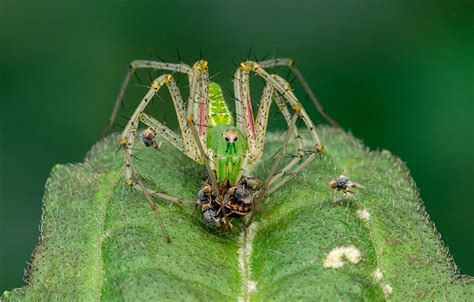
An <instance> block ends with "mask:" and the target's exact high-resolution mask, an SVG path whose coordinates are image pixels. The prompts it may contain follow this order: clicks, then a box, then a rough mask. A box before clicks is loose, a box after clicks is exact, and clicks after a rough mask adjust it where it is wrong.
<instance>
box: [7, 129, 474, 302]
mask: <svg viewBox="0 0 474 302" xmlns="http://www.w3.org/2000/svg"><path fill="white" fill-rule="evenodd" d="M321 131H322V137H321V138H322V141H323V142H324V144H325V146H326V152H325V153H324V154H323V156H322V158H321V159H316V160H314V161H313V163H312V164H311V165H310V166H309V167H308V168H306V169H305V170H303V171H302V172H301V173H300V174H299V175H298V176H297V177H296V178H295V179H294V180H293V181H291V182H290V183H288V184H287V185H285V186H284V187H282V188H281V189H279V190H278V191H277V192H275V193H274V194H273V195H272V196H270V197H269V198H268V199H267V200H266V202H265V205H264V206H263V207H262V208H261V209H260V210H259V211H258V214H257V215H256V219H255V220H254V223H253V224H252V225H251V226H250V227H249V229H247V230H246V231H245V232H240V233H239V232H235V233H220V232H218V231H215V230H212V229H209V228H207V227H206V226H205V225H204V223H203V222H202V221H201V219H200V217H199V214H198V213H194V214H192V213H191V212H192V208H193V205H192V204H189V205H185V206H183V207H181V206H178V205H175V204H169V203H166V202H162V201H157V203H158V210H159V212H160V213H161V215H162V218H163V220H164V222H165V224H166V226H167V228H168V230H169V232H170V234H171V236H172V238H173V241H172V243H166V241H165V239H164V238H163V236H162V234H161V231H160V228H159V225H158V223H157V222H156V220H154V218H153V217H154V216H153V213H152V212H151V210H150V208H149V205H148V204H147V202H146V199H145V197H144V196H143V194H142V193H141V192H139V191H135V190H132V189H130V188H127V187H126V186H125V185H124V184H123V183H124V171H123V168H122V166H123V155H122V154H121V152H118V153H117V152H116V150H117V147H118V146H117V143H116V137H111V138H108V139H106V141H105V142H102V143H99V144H97V145H96V146H95V147H94V148H93V149H92V150H91V151H90V153H89V154H88V156H87V158H86V160H85V161H84V163H80V164H75V165H57V166H56V167H54V169H53V171H52V174H51V177H50V179H49V180H48V182H47V185H46V193H45V197H44V208H43V223H42V232H41V234H42V235H41V238H40V242H39V244H38V246H37V248H36V250H35V252H34V254H33V257H32V261H31V266H30V269H29V272H28V276H27V277H28V285H27V286H26V287H24V288H21V289H16V290H13V291H11V292H5V293H4V294H3V299H4V301H57V300H61V301H70V300H80V301H98V300H106V301H111V300H127V301H152V300H160V301H163V300H181V301H184V300H186V301H190V300H219V301H236V300H240V301H247V300H254V301H267V300H278V301H288V300H296V299H307V300H316V301H318V300H377V301H379V300H385V299H390V300H394V301H412V300H415V299H423V300H427V301H433V300H437V301H439V300H448V301H467V300H471V301H472V300H474V283H473V281H472V279H471V278H467V277H465V278H461V277H460V276H458V275H457V271H456V267H455V265H454V263H453V262H452V259H451V258H450V256H449V254H448V252H447V249H446V247H445V246H444V245H443V243H442V242H441V240H440V239H439V235H438V234H437V232H436V230H435V228H434V226H433V225H432V223H431V222H430V221H429V219H428V217H427V215H426V213H425V211H424V208H423V205H422V203H421V200H420V199H419V197H418V193H417V191H416V189H415V187H414V183H413V181H412V179H411V178H410V176H409V175H408V171H407V169H406V167H405V166H404V165H403V164H402V163H401V161H400V160H398V159H396V158H395V157H393V156H392V155H391V154H390V152H388V151H382V152H369V151H368V150H367V149H366V148H365V147H363V146H362V145H361V144H360V143H359V142H358V141H356V140H355V139H354V138H353V137H352V136H351V135H348V134H345V133H343V132H341V131H338V130H335V129H331V128H323V129H321ZM281 140H282V135H277V134H273V135H271V136H270V137H269V139H268V140H267V141H268V142H267V147H266V148H267V149H266V151H265V153H266V154H272V153H273V152H274V151H275V150H276V149H277V148H278V147H279V145H280V142H281ZM137 145H138V144H137ZM137 148H139V149H140V150H139V151H138V152H136V155H137V156H138V158H139V161H138V162H137V168H138V170H139V171H140V172H141V174H142V175H143V176H144V178H145V179H146V183H147V184H148V186H149V187H151V188H154V189H155V190H157V191H161V192H165V193H167V194H171V195H174V196H179V197H182V198H185V199H187V200H194V197H195V195H196V193H197V191H198V190H199V188H200V187H201V185H202V183H203V182H204V181H205V180H206V178H207V176H206V172H205V169H204V168H203V167H202V166H199V165H198V164H196V163H194V162H193V161H191V160H190V159H188V158H187V157H185V156H184V155H183V154H181V153H179V152H177V151H176V149H173V148H172V147H171V146H168V145H165V144H163V146H162V147H161V149H160V150H159V151H156V150H154V149H144V148H143V147H141V146H137ZM269 167H270V163H269V162H265V161H263V162H262V164H261V165H260V167H258V168H257V169H256V171H255V174H256V175H259V176H260V177H261V176H265V171H267V170H268V169H269ZM340 174H344V175H347V176H349V177H350V178H351V179H352V180H354V181H357V182H358V183H361V184H363V185H365V186H366V187H367V188H366V189H364V190H363V189H361V190H359V191H357V193H356V195H355V196H354V197H353V198H344V196H343V195H342V193H340V192H334V191H332V190H331V189H330V188H329V187H328V185H327V183H328V182H329V181H330V180H331V179H334V178H335V177H337V176H339V175H340ZM369 215H370V216H369ZM338 248H339V249H338ZM331 251H332V253H331ZM344 251H347V252H348V255H347V256H346V257H337V256H338V253H339V256H341V255H342V253H343V252H344ZM358 252H360V254H359V255H358V254H357V253H358ZM331 256H334V257H331ZM351 256H352V257H353V258H354V259H353V262H354V263H352V262H351V261H350V260H349V259H348V258H350V257H351ZM358 257H360V258H358ZM339 260H341V261H342V263H341V262H338V261H339ZM331 261H332V262H331ZM325 263H326V266H327V267H325V265H324V264H325ZM338 265H339V266H342V267H339V268H333V267H331V266H338Z"/></svg>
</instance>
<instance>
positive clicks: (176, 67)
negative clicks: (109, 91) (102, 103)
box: [102, 60, 192, 137]
mask: <svg viewBox="0 0 474 302" xmlns="http://www.w3.org/2000/svg"><path fill="white" fill-rule="evenodd" d="M142 68H151V69H159V70H169V71H173V72H181V73H185V74H188V75H190V74H191V71H192V70H191V67H189V66H188V65H186V64H183V63H181V64H173V63H164V62H158V61H147V60H135V61H132V62H131V63H130V65H129V68H128V71H127V73H126V74H125V78H124V79H123V82H122V85H121V86H120V90H119V94H118V95H117V98H116V99H115V103H114V107H113V109H112V113H111V114H110V118H109V122H108V124H107V127H106V128H105V129H104V132H103V134H102V137H104V136H105V135H107V134H108V132H109V131H110V129H111V128H112V126H113V125H114V123H115V119H116V118H117V113H118V110H119V107H120V104H121V103H122V99H123V97H124V95H125V91H126V90H127V87H128V84H129V82H130V78H131V77H132V75H133V74H134V73H135V71H136V70H137V69H142Z"/></svg>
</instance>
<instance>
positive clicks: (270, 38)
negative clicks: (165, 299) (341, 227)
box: [0, 0, 474, 291]
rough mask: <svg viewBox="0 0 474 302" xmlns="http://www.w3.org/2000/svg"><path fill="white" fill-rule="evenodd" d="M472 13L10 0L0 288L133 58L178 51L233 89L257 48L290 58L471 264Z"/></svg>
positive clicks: (420, 7)
mask: <svg viewBox="0 0 474 302" xmlns="http://www.w3.org/2000/svg"><path fill="white" fill-rule="evenodd" d="M473 20H474V2H473V1H406V2H405V1H375V0H374V1H360V0H346V1H334V0H333V1H330V0H327V1H314V0H313V1H275V0H273V1H196V2H192V1H176V0H175V1H148V2H147V1H94V2H90V3H88V2H86V1H20V0H16V1H7V0H2V1H0V43H1V44H0V45H1V47H0V102H1V107H0V112H1V113H2V114H1V119H0V141H1V145H0V184H1V186H0V239H1V240H0V291H3V290H6V289H11V288H13V287H19V286H22V285H23V280H22V276H23V270H24V268H26V263H27V261H28V260H29V257H30V255H31V252H32V250H33V248H34V246H35V245H36V243H37V239H38V235H39V222H40V217H41V199H42V195H43V188H44V183H45V181H46V179H47V178H48V175H49V173H50V170H51V168H52V166H53V165H55V164H57V163H73V162H80V161H81V160H82V159H83V157H84V155H85V154H86V152H87V151H88V150H89V149H90V147H91V146H92V145H93V144H94V143H95V142H97V140H98V138H99V136H100V135H101V133H102V130H103V129H104V127H105V125H106V122H107V119H108V116H109V113H110V110H111V107H112V104H113V101H114V99H115V96H116V94H117V92H118V89H119V86H120V83H121V81H122V78H123V76H124V73H125V71H126V69H127V66H128V63H129V61H131V60H132V59H136V58H142V59H149V58H151V57H152V56H153V55H158V56H159V57H161V58H163V59H165V60H168V61H177V60H178V58H177V55H176V48H178V49H179V51H180V54H181V57H182V59H183V60H184V61H186V62H187V63H189V64H191V63H192V62H193V61H194V60H197V59H198V58H199V56H200V55H199V53H200V50H202V52H203V54H204V57H205V58H206V59H207V60H209V62H210V69H211V70H210V73H211V74H217V73H218V72H220V73H219V74H218V75H216V77H215V78H214V80H215V81H218V82H220V83H221V84H223V85H225V86H227V87H231V82H230V76H229V74H231V73H233V70H234V66H233V63H232V61H235V62H238V61H239V60H243V59H245V57H246V55H247V52H248V49H249V48H250V46H253V47H254V50H255V53H256V55H257V56H259V57H262V56H264V55H265V54H267V53H269V52H270V54H275V55H276V56H291V57H293V58H294V59H295V61H296V62H297V63H298V64H299V68H300V70H301V71H302V73H303V74H304V75H305V76H306V78H307V80H308V82H309V84H310V85H311V86H312V87H313V89H314V90H315V92H316V94H317V96H318V97H319V99H320V100H321V102H322V103H323V104H324V105H325V107H326V110H327V111H328V112H329V113H331V114H332V116H333V117H335V118H336V120H338V121H339V122H341V123H342V125H343V126H344V127H345V128H346V129H347V130H350V131H352V132H353V133H354V134H355V135H356V136H357V137H359V138H360V139H362V140H363V141H364V142H365V144H367V145H368V146H370V147H371V148H372V149H382V148H383V149H389V150H391V151H392V152H393V153H394V154H396V155H398V156H399V157H401V158H402V160H404V161H405V162H407V164H408V167H409V168H410V170H411V173H412V175H413V177H414V178H415V180H416V182H417V185H418V186H419V188H420V192H421V196H422V198H423V200H424V202H425V205H426V208H427V211H428V212H429V214H430V216H431V218H432V219H433V221H434V222H435V223H436V226H437V228H438V230H439V231H440V233H441V234H442V236H443V240H444V241H445V242H446V244H447V245H448V246H449V248H450V251H451V253H452V255H453V256H454V258H455V261H456V263H457V264H458V265H459V267H460V270H461V273H463V274H471V275H473V274H474V257H473V256H474V243H473V234H474V219H473V218H474V217H473V213H474V202H473V201H474V200H473V196H474V195H473V190H472V180H473V179H474V178H473V170H474V159H473V155H474V143H473V141H474V127H473V125H474V123H473V121H472V118H473V115H474V88H473V87H474V86H473V84H474V82H473V81H474V21H473ZM143 81H144V82H145V84H146V83H148V79H147V78H146V77H145V79H143ZM134 83H135V84H136V83H137V81H134ZM137 89H138V91H134V90H137ZM296 91H297V93H300V92H301V91H300V90H298V89H297V90H296ZM143 93H144V88H140V87H138V86H134V87H132V91H131V93H130V94H127V97H126V107H127V106H128V108H130V107H131V106H133V105H134V104H136V102H137V101H138V98H139V96H140V95H142V94H143ZM299 95H301V96H304V94H301V93H300V94H299ZM302 101H303V103H304V104H306V107H307V108H308V111H309V113H310V114H311V115H312V116H313V117H314V119H315V120H321V118H320V117H319V116H318V115H317V114H316V112H315V110H314V109H313V108H312V107H311V105H310V102H309V100H308V99H307V98H306V97H302ZM123 114H128V113H127V112H124V113H123ZM119 122H120V123H122V124H124V120H123V119H122V120H119ZM115 131H119V128H116V129H115Z"/></svg>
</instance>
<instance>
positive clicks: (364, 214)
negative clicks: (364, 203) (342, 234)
mask: <svg viewBox="0 0 474 302" xmlns="http://www.w3.org/2000/svg"><path fill="white" fill-rule="evenodd" d="M356 215H357V218H359V219H360V220H362V221H363V222H370V213H369V212H368V211H367V210H366V209H363V210H357V211H356Z"/></svg>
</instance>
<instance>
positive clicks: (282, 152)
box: [246, 107, 301, 226]
mask: <svg viewBox="0 0 474 302" xmlns="http://www.w3.org/2000/svg"><path fill="white" fill-rule="evenodd" d="M300 110H301V107H295V112H294V113H293V116H292V117H291V122H290V126H289V127H288V130H287V132H286V135H285V138H284V140H283V144H282V145H281V147H280V149H279V150H278V155H277V158H276V159H275V161H274V162H273V165H272V167H271V169H270V173H269V174H268V176H267V178H266V179H265V182H264V184H263V187H262V189H261V190H260V192H259V193H258V195H257V197H256V200H255V203H256V207H258V205H259V204H260V203H261V202H262V201H263V199H264V198H265V197H266V196H267V195H268V194H270V193H271V192H270V191H269V190H268V189H269V186H270V181H271V180H272V178H273V176H274V175H275V172H276V170H277V169H278V166H279V165H280V162H281V160H282V158H283V156H284V155H285V150H286V147H287V146H288V142H289V141H290V137H291V134H292V132H293V128H294V127H295V125H296V119H297V118H298V115H299V113H300ZM254 215H255V211H252V212H251V214H250V217H249V219H248V220H247V223H246V226H249V225H250V224H251V223H252V220H253V217H254Z"/></svg>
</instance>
